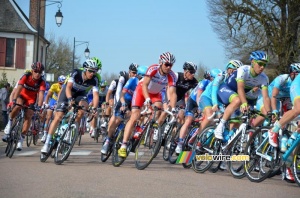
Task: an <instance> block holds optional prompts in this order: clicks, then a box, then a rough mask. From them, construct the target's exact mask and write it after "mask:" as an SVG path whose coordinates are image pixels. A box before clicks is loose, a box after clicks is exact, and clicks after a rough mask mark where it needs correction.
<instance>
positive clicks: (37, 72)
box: [33, 70, 43, 74]
mask: <svg viewBox="0 0 300 198" xmlns="http://www.w3.org/2000/svg"><path fill="white" fill-rule="evenodd" d="M33 72H34V73H36V74H42V73H43V72H42V71H40V72H39V71H37V70H33Z"/></svg>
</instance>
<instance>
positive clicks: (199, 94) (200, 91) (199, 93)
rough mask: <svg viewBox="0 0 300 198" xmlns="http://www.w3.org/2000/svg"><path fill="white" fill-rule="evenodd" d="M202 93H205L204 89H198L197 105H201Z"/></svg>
mask: <svg viewBox="0 0 300 198" xmlns="http://www.w3.org/2000/svg"><path fill="white" fill-rule="evenodd" d="M202 93H203V90H202V89H198V90H197V98H196V102H197V104H199V100H200V96H201V94H202Z"/></svg>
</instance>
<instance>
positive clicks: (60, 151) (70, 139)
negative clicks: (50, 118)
mask: <svg viewBox="0 0 300 198" xmlns="http://www.w3.org/2000/svg"><path fill="white" fill-rule="evenodd" d="M76 133H77V131H76V127H75V126H73V125H71V126H70V125H69V126H68V128H67V129H66V130H65V132H64V133H63V135H62V137H61V138H60V140H59V143H58V145H57V148H56V151H55V157H54V163H55V164H57V165H60V164H62V163H63V162H64V161H65V160H67V159H68V157H69V155H70V153H71V151H72V148H73V146H74V144H75V141H76ZM65 137H67V138H66V139H65ZM65 149H66V151H65ZM60 155H61V157H60Z"/></svg>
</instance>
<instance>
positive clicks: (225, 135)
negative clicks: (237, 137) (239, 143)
mask: <svg viewBox="0 0 300 198" xmlns="http://www.w3.org/2000/svg"><path fill="white" fill-rule="evenodd" d="M228 134H229V131H228V129H226V128H225V129H224V132H223V141H222V142H224V143H225V142H227V141H228V139H229V136H228Z"/></svg>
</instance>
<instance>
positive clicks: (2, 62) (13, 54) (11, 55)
mask: <svg viewBox="0 0 300 198" xmlns="http://www.w3.org/2000/svg"><path fill="white" fill-rule="evenodd" d="M25 58H26V39H15V38H3V37H0V67H11V68H17V69H24V68H25Z"/></svg>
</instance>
